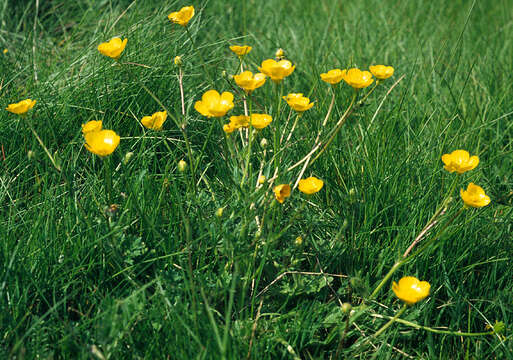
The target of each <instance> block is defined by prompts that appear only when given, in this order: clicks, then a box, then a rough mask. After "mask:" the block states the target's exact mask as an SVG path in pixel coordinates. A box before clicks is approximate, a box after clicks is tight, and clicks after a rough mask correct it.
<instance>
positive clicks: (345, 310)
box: [340, 303, 353, 314]
mask: <svg viewBox="0 0 513 360" xmlns="http://www.w3.org/2000/svg"><path fill="white" fill-rule="evenodd" d="M352 308H353V307H352V306H351V304H350V303H343V304H342V306H341V307H340V310H342V312H343V313H344V314H348V313H349V312H350V311H351V309H352Z"/></svg>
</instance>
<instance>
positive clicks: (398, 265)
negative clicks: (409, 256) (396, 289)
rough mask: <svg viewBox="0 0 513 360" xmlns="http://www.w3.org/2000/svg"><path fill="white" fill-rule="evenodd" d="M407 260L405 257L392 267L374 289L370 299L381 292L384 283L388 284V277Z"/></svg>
mask: <svg viewBox="0 0 513 360" xmlns="http://www.w3.org/2000/svg"><path fill="white" fill-rule="evenodd" d="M405 262H406V260H405V259H402V260H399V261H398V262H396V263H395V264H394V266H392V268H391V269H390V270H389V271H388V273H387V274H386V275H385V277H384V278H383V279H382V280H381V282H380V283H379V284H378V286H377V287H376V288H375V289H374V291H373V292H372V294H370V296H369V298H368V300H372V299H374V298H375V297H376V295H377V294H378V293H379V290H381V288H382V287H383V285H385V284H386V282H387V281H388V279H390V277H391V276H392V275H393V274H394V273H395V272H396V271H397V269H399V268H400V267H401V266H402V265H403V264H404V263H405Z"/></svg>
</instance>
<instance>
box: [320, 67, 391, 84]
mask: <svg viewBox="0 0 513 360" xmlns="http://www.w3.org/2000/svg"><path fill="white" fill-rule="evenodd" d="M369 70H370V72H369V71H362V70H360V69H357V68H352V69H349V70H346V69H344V70H341V69H332V70H330V71H328V72H327V73H322V74H321V80H322V81H325V82H327V83H328V84H331V85H336V84H338V83H339V82H341V81H342V80H344V81H345V82H346V83H347V84H348V85H349V86H351V87H353V88H354V89H356V90H358V89H363V88H366V87H368V86H369V85H370V84H372V82H373V81H374V79H373V78H372V75H374V76H375V77H376V79H378V80H385V79H388V78H389V77H391V76H392V75H394V68H393V67H392V66H385V65H373V66H370V67H369Z"/></svg>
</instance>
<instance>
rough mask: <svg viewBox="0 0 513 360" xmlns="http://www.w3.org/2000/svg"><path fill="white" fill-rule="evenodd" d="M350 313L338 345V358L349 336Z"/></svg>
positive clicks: (336, 357) (336, 356) (336, 355)
mask: <svg viewBox="0 0 513 360" xmlns="http://www.w3.org/2000/svg"><path fill="white" fill-rule="evenodd" d="M349 318H350V316H349V314H347V316H346V324H345V326H344V332H343V333H342V336H341V337H340V341H339V343H338V346H337V352H336V353H335V359H338V358H339V356H340V351H341V350H342V347H343V346H344V341H345V339H346V336H347V331H348V330H349Z"/></svg>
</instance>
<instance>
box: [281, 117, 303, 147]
mask: <svg viewBox="0 0 513 360" xmlns="http://www.w3.org/2000/svg"><path fill="white" fill-rule="evenodd" d="M301 115H303V113H301V112H298V113H297V116H296V120H294V123H293V124H292V128H291V129H290V132H289V135H288V136H287V139H286V140H285V145H286V144H287V143H288V142H289V140H290V138H291V137H292V133H294V130H295V129H296V126H297V122H298V121H299V119H300V118H301Z"/></svg>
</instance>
